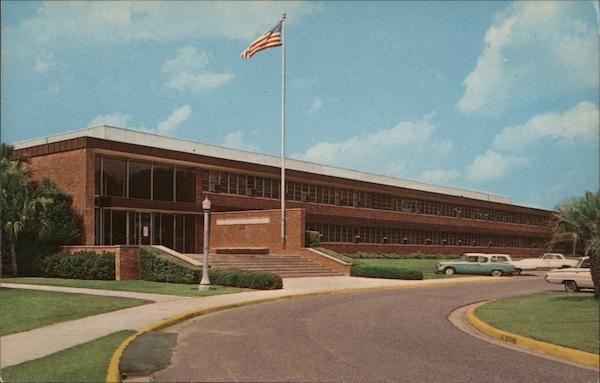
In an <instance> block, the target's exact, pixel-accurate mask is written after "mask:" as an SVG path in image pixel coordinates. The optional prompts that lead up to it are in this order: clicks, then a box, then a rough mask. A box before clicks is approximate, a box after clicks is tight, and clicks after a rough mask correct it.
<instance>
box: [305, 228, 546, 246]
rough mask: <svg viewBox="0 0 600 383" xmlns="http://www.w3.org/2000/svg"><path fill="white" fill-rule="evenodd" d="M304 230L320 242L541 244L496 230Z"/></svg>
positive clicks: (541, 244)
mask: <svg viewBox="0 0 600 383" xmlns="http://www.w3.org/2000/svg"><path fill="white" fill-rule="evenodd" d="M306 230H312V231H317V232H319V233H320V234H321V236H322V237H321V241H323V242H348V243H351V242H355V243H356V242H359V243H393V244H408V245H439V246H494V247H527V248H542V247H543V246H544V243H543V240H541V239H539V238H527V237H515V236H508V235H497V234H476V233H454V232H447V231H428V230H407V229H396V228H385V227H370V226H355V225H335V224H328V223H307V224H306Z"/></svg>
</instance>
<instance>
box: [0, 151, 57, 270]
mask: <svg viewBox="0 0 600 383" xmlns="http://www.w3.org/2000/svg"><path fill="white" fill-rule="evenodd" d="M3 154H4V153H3ZM0 167H1V173H0V174H1V175H0V185H1V188H0V213H1V216H2V234H3V235H4V236H5V238H6V240H7V242H8V244H9V246H10V260H11V262H10V263H11V268H12V274H13V275H17V272H18V270H17V250H16V247H17V240H18V238H19V235H20V234H21V233H23V232H24V231H25V230H26V229H27V228H32V227H36V226H38V225H39V224H42V225H43V224H44V221H43V214H42V212H43V211H44V210H45V209H46V207H47V206H48V205H49V204H50V203H52V200H51V199H49V198H46V197H42V196H40V195H39V194H38V193H37V190H36V188H34V187H33V186H32V184H31V183H30V182H29V172H28V171H27V170H26V169H25V168H23V167H22V166H19V162H18V161H10V159H8V158H1V159H0Z"/></svg>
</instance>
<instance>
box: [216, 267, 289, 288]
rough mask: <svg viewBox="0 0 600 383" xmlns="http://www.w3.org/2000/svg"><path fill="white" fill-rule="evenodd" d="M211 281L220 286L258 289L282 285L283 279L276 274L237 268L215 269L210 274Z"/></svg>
mask: <svg viewBox="0 0 600 383" xmlns="http://www.w3.org/2000/svg"><path fill="white" fill-rule="evenodd" d="M211 282H212V283H214V284H217V285H221V286H233V287H242V288H248V289H259V290H275V289H280V288H282V287H283V281H282V280H281V277H280V276H279V275H277V274H273V273H268V272H265V271H248V270H239V269H225V270H218V271H215V272H214V273H213V275H212V276H211Z"/></svg>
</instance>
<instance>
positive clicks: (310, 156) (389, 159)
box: [292, 113, 453, 177]
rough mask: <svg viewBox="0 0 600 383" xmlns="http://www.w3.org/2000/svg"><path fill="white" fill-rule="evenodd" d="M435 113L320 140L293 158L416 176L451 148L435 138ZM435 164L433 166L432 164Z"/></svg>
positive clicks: (449, 144)
mask: <svg viewBox="0 0 600 383" xmlns="http://www.w3.org/2000/svg"><path fill="white" fill-rule="evenodd" d="M433 118H434V113H431V114H428V115H426V116H425V117H423V118H421V119H419V120H415V121H402V122H399V123H398V124H396V125H395V126H393V127H392V128H389V129H381V130H378V131H375V132H372V133H369V134H366V135H363V136H354V137H351V138H348V139H346V140H343V141H337V142H319V143H317V144H314V145H313V146H311V147H309V148H308V149H307V150H306V151H305V152H304V153H299V154H294V155H292V157H293V158H297V159H300V160H304V161H310V162H317V163H322V164H328V165H335V166H341V167H345V168H352V169H360V170H366V171H371V172H375V173H383V174H388V175H393V176H401V177H416V176H417V175H418V174H420V172H421V171H422V170H420V169H421V168H422V167H423V166H428V165H430V164H435V163H441V162H443V161H444V159H445V157H446V156H447V155H448V154H449V153H450V152H451V151H452V146H453V145H452V142H451V141H443V140H438V141H436V140H435V139H434V137H433V135H432V132H433V131H434V129H435V126H434V123H433ZM434 166H435V165H434Z"/></svg>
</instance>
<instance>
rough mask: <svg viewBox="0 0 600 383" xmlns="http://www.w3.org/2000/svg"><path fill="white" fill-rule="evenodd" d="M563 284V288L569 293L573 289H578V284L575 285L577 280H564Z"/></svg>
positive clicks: (573, 290) (572, 291)
mask: <svg viewBox="0 0 600 383" xmlns="http://www.w3.org/2000/svg"><path fill="white" fill-rule="evenodd" d="M564 285H565V290H567V291H568V292H570V293H574V292H575V291H578V290H579V286H577V282H575V281H565V282H564Z"/></svg>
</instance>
